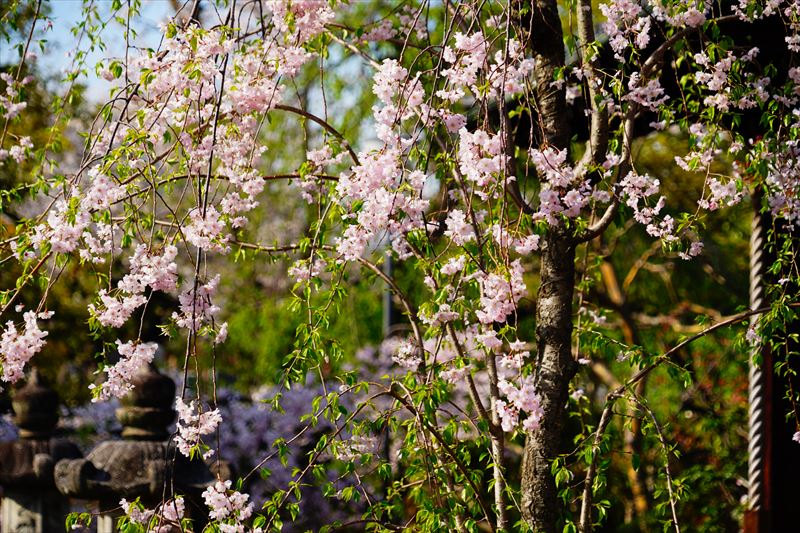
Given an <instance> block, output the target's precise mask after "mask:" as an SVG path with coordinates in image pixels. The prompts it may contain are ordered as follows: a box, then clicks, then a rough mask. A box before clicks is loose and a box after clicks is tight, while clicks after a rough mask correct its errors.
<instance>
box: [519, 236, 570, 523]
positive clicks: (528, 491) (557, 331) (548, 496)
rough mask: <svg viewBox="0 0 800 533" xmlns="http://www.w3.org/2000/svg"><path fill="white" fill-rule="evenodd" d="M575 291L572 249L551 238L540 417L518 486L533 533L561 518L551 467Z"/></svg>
mask: <svg viewBox="0 0 800 533" xmlns="http://www.w3.org/2000/svg"><path fill="white" fill-rule="evenodd" d="M574 287H575V248H574V246H573V244H572V243H571V242H570V240H569V238H568V237H567V236H566V235H561V234H558V233H556V232H553V233H552V234H551V235H549V236H548V237H547V238H546V240H545V244H544V249H543V250H542V266H541V284H540V286H539V295H538V298H537V309H536V337H537V343H538V348H537V356H538V361H537V367H536V385H537V389H538V392H539V394H540V396H541V399H542V409H543V411H544V416H543V418H542V422H541V425H540V427H539V429H538V430H536V431H533V432H531V433H529V434H528V436H527V439H526V441H525V451H524V455H523V461H522V482H521V483H522V487H521V488H522V512H523V516H524V518H525V520H526V521H527V522H528V524H529V525H530V526H531V527H533V529H534V531H542V532H545V533H556V531H557V524H558V521H559V518H560V516H561V514H562V513H561V512H560V509H561V505H560V502H559V500H558V494H557V491H556V486H555V481H554V479H553V476H552V474H551V472H550V465H551V463H552V460H553V458H554V457H555V456H556V455H557V454H558V452H559V449H560V444H561V442H562V432H563V428H564V420H565V418H566V405H567V394H568V389H569V382H570V380H571V379H572V377H573V376H574V375H575V371H576V367H577V363H576V362H575V361H574V359H573V358H572V344H571V341H572V295H573V291H574Z"/></svg>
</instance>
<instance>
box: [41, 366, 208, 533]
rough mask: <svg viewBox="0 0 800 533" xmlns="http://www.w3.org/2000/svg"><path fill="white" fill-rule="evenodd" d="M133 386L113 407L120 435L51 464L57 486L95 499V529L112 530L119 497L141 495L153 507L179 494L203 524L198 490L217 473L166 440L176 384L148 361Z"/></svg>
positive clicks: (67, 492)
mask: <svg viewBox="0 0 800 533" xmlns="http://www.w3.org/2000/svg"><path fill="white" fill-rule="evenodd" d="M133 385H134V389H133V391H131V393H130V394H129V395H128V396H127V397H126V398H124V399H123V401H122V407H120V408H119V409H118V410H117V418H118V419H119V421H120V423H121V424H122V426H123V430H122V437H123V440H112V441H105V442H101V443H100V444H98V445H97V446H96V447H95V448H94V449H93V450H92V451H91V452H89V454H88V455H87V456H86V459H77V460H66V461H60V462H59V463H58V464H56V467H55V479H56V485H57V487H58V489H59V490H60V491H61V492H62V493H63V494H65V495H68V496H71V497H75V498H82V499H89V500H96V501H98V502H99V508H100V512H101V517H100V518H99V519H98V521H97V531H98V533H110V532H113V531H116V529H115V522H116V518H117V517H118V516H120V514H119V513H120V510H119V502H120V499H122V498H125V499H127V500H129V501H132V500H134V499H136V498H141V502H142V503H143V504H144V505H145V506H147V507H148V508H151V509H152V508H154V507H155V506H156V505H158V504H159V503H161V502H162V501H164V500H168V499H170V498H172V497H173V496H178V495H180V496H183V497H184V498H185V500H186V509H187V517H191V518H193V519H194V521H195V530H196V531H200V530H202V525H203V524H204V523H205V517H204V516H203V515H202V514H200V513H198V510H199V509H204V508H205V506H204V505H202V501H201V498H200V494H201V493H202V491H203V490H205V488H206V487H207V486H208V485H210V484H212V483H213V482H214V481H216V477H215V476H214V475H213V474H212V472H211V470H210V469H209V467H208V466H207V465H206V464H205V463H204V462H202V461H201V460H195V461H189V459H187V458H186V457H184V456H183V455H181V454H180V453H178V452H177V450H176V449H175V446H174V445H173V444H172V443H171V442H170V441H169V432H168V427H169V425H170V424H171V423H172V422H173V421H174V420H175V411H174V410H173V409H172V404H173V402H174V401H175V383H174V382H173V381H172V380H171V379H170V378H169V377H167V376H165V375H163V374H161V373H159V372H158V371H157V370H156V369H155V367H154V366H148V367H145V368H143V369H142V370H141V371H140V373H139V374H138V375H137V376H136V377H135V379H134V380H133ZM198 526H199V527H198ZM62 527H63V526H62Z"/></svg>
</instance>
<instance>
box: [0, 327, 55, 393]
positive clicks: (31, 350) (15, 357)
mask: <svg viewBox="0 0 800 533" xmlns="http://www.w3.org/2000/svg"><path fill="white" fill-rule="evenodd" d="M52 316H53V313H52V312H51V311H46V312H41V313H37V312H36V311H26V312H25V313H24V314H23V315H22V319H23V321H24V323H25V326H24V328H23V329H22V331H20V330H18V329H17V326H16V324H14V322H13V321H11V320H9V321H8V322H6V327H5V329H4V330H3V334H2V336H0V364H2V369H3V375H2V380H3V381H5V382H7V383H15V382H16V381H18V380H19V379H20V378H21V377H22V376H23V370H24V368H25V364H26V363H27V362H28V361H30V359H31V358H32V357H33V356H34V355H36V354H37V353H38V352H39V351H41V349H42V348H43V347H44V345H45V340H44V339H45V337H47V332H46V331H42V330H41V329H40V328H39V324H38V322H37V320H38V319H47V318H50V317H52Z"/></svg>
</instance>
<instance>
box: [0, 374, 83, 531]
mask: <svg viewBox="0 0 800 533" xmlns="http://www.w3.org/2000/svg"><path fill="white" fill-rule="evenodd" d="M12 405H13V407H14V421H15V423H16V425H17V427H18V428H19V440H17V441H13V442H4V443H0V485H2V486H3V493H4V494H3V502H2V506H0V531H3V532H4V533H11V532H16V533H23V532H24V533H48V532H51V531H63V530H64V519H65V518H66V516H67V514H69V500H68V499H67V498H66V497H64V496H62V495H61V493H59V492H58V491H57V490H56V486H55V483H54V479H53V465H55V463H56V462H57V461H59V460H62V459H75V458H78V457H80V456H81V452H80V450H79V449H78V447H77V446H75V445H74V444H73V443H71V442H69V441H67V440H65V439H60V438H54V437H53V432H54V430H55V427H56V424H57V423H58V407H59V400H58V395H57V394H56V393H55V391H53V390H52V389H50V388H48V387H46V386H45V385H44V384H43V383H42V382H41V379H40V377H39V373H38V372H37V371H36V369H34V370H33V371H32V372H31V377H30V379H29V380H28V383H27V384H26V385H25V386H24V387H22V388H21V389H19V390H18V391H17V392H16V394H14V398H13V400H12Z"/></svg>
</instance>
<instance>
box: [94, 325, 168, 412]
mask: <svg viewBox="0 0 800 533" xmlns="http://www.w3.org/2000/svg"><path fill="white" fill-rule="evenodd" d="M116 343H117V351H118V352H119V361H117V363H115V364H114V365H112V366H106V367H105V368H104V369H103V370H104V371H105V372H106V374H107V377H106V381H104V382H103V383H102V384H101V385H100V386H99V387H98V386H97V385H95V384H92V385H89V388H90V389H92V392H93V394H94V398H93V399H92V401H93V402H94V401H103V400H108V399H110V398H122V397H123V396H125V395H126V394H128V392H130V391H131V390H133V384H132V383H131V381H133V378H134V377H135V376H136V374H137V373H138V372H139V371H140V370H142V369H144V367H145V366H147V365H149V364H150V363H152V362H153V358H154V357H155V355H156V350H157V349H158V345H157V344H156V343H154V342H132V341H131V342H125V343H123V342H122V341H120V340H117V341H116Z"/></svg>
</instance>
